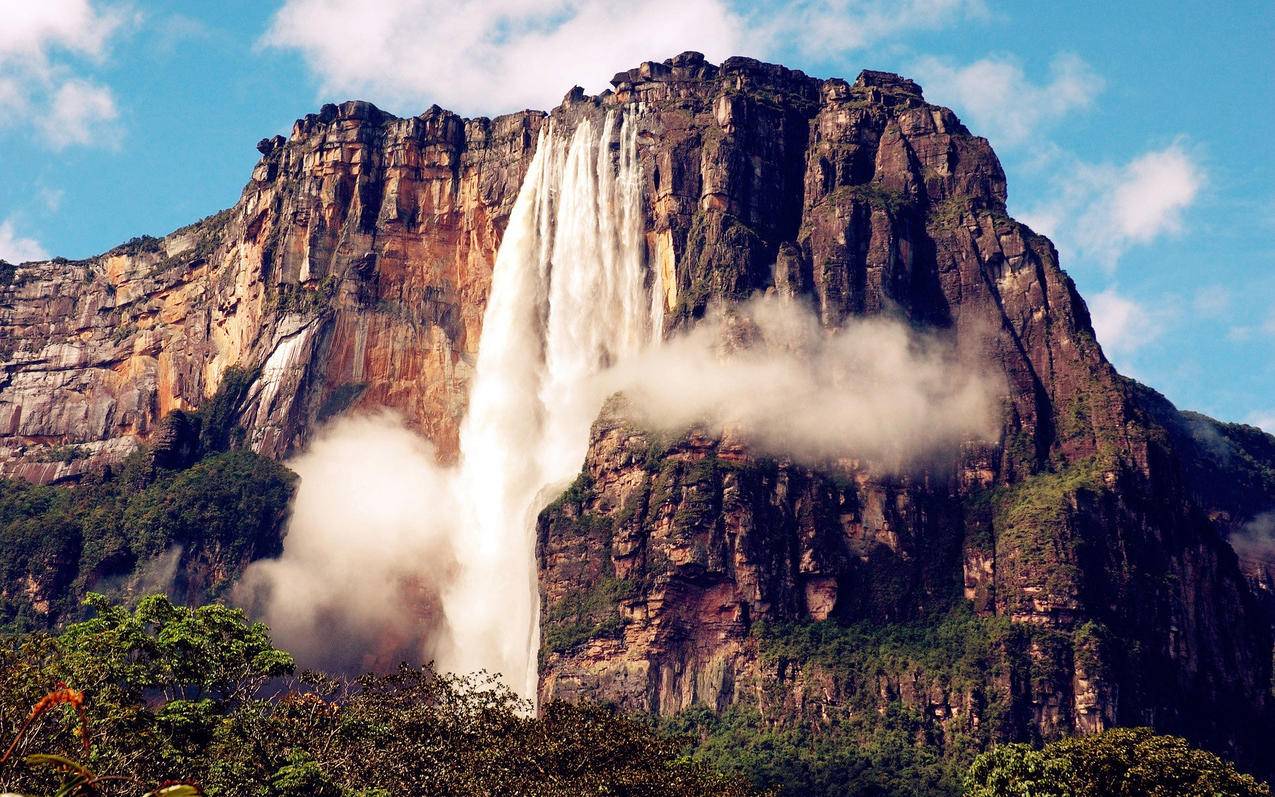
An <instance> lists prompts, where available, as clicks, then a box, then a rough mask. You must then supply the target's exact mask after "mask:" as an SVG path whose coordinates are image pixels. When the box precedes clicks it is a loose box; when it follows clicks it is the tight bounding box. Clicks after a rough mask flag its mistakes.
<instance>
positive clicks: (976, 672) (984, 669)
mask: <svg viewBox="0 0 1275 797" xmlns="http://www.w3.org/2000/svg"><path fill="white" fill-rule="evenodd" d="M755 633H756V635H757V640H758V643H759V644H758V647H759V650H760V651H761V654H762V656H763V657H765V658H766V659H769V660H771V661H781V660H782V661H789V662H798V663H801V664H802V665H810V664H815V665H819V666H820V667H823V668H825V669H826V670H828V671H829V672H831V673H833V674H835V675H836V676H838V677H839V678H840V679H842V680H844V681H846V682H847V683H850V684H852V685H855V686H857V685H862V684H868V683H869V682H871V681H873V680H874V679H875V678H876V677H878V676H881V675H886V676H896V677H897V676H900V675H905V674H909V673H917V672H920V673H923V674H924V675H925V677H926V678H928V679H930V680H932V681H934V682H936V683H940V684H942V685H944V686H945V687H948V688H974V687H977V686H979V685H980V684H982V683H984V682H986V681H987V680H988V677H989V676H994V675H996V674H997V671H998V669H999V668H1000V666H1001V661H1002V660H1003V659H1004V651H1005V649H1006V648H1007V647H1008V646H1011V645H1014V644H1015V639H1016V635H1017V634H1020V633H1022V632H1021V631H1020V629H1017V628H1016V627H1015V626H1014V625H1013V624H1012V623H1010V622H1009V620H1008V619H1007V618H1004V617H980V616H978V615H976V614H974V612H973V611H971V610H970V609H969V608H968V606H967V605H965V604H963V603H962V604H961V605H960V606H958V607H955V608H953V609H952V610H951V611H950V612H948V613H947V614H946V615H942V616H940V617H934V618H930V619H925V620H918V621H916V622H911V623H871V622H859V623H854V624H842V623H838V622H837V621H835V620H824V621H821V622H795V623H771V622H760V623H758V624H757V626H756V630H755ZM862 697H864V698H865V699H866V702H865V704H864V705H865V706H874V705H876V702H877V696H876V695H867V694H865V695H862Z"/></svg>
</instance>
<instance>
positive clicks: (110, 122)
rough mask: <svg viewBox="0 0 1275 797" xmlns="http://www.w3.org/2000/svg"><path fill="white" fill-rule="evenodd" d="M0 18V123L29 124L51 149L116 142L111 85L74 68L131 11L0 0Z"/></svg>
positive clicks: (95, 53)
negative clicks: (98, 81)
mask: <svg viewBox="0 0 1275 797" xmlns="http://www.w3.org/2000/svg"><path fill="white" fill-rule="evenodd" d="M0 18H2V19H3V20H4V24H3V25H2V26H0V126H8V127H17V126H20V125H25V124H32V125H33V132H35V133H37V134H39V135H40V136H41V140H42V141H43V142H44V143H46V144H47V145H48V146H50V147H51V148H53V149H62V148H64V147H67V146H70V145H73V144H80V145H86V144H106V145H108V146H110V145H113V144H114V143H115V142H117V141H118V133H119V130H118V126H117V124H116V122H117V119H118V116H119V112H118V110H117V108H116V103H115V97H114V95H113V93H112V92H111V89H110V88H109V87H107V86H104V85H101V84H99V83H96V82H94V81H91V80H89V79H88V78H86V77H84V76H83V75H81V74H80V71H81V69H82V66H83V63H82V62H86V61H87V62H88V63H90V64H96V63H100V62H101V60H102V59H103V58H105V56H106V51H107V48H108V45H109V43H110V41H111V39H112V37H114V36H115V35H117V34H118V33H119V32H120V31H121V30H122V29H123V28H125V27H126V26H127V25H129V24H136V23H137V22H138V21H139V20H140V17H139V15H138V14H136V13H134V12H132V11H131V10H129V9H128V8H127V7H126V6H123V5H105V4H102V3H95V2H91V0H40V2H29V0H0Z"/></svg>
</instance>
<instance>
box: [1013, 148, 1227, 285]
mask: <svg viewBox="0 0 1275 797" xmlns="http://www.w3.org/2000/svg"><path fill="white" fill-rule="evenodd" d="M1205 180H1206V175H1205V171H1204V168H1203V166H1201V165H1200V163H1199V162H1198V159H1197V158H1196V157H1195V156H1194V155H1193V154H1192V153H1191V152H1190V151H1189V150H1188V148H1187V146H1186V144H1185V143H1184V141H1182V140H1178V141H1175V142H1174V143H1172V144H1170V145H1169V146H1167V147H1164V148H1162V149H1156V150H1151V151H1149V152H1145V153H1143V154H1141V155H1139V156H1138V157H1136V158H1134V159H1132V160H1130V161H1129V162H1127V163H1124V164H1120V165H1116V164H1100V165H1092V164H1086V163H1083V162H1080V161H1072V162H1071V163H1070V164H1068V165H1067V166H1066V167H1065V168H1063V169H1060V170H1059V172H1058V174H1057V175H1056V176H1055V178H1054V182H1055V185H1056V186H1057V188H1058V191H1057V193H1056V194H1055V196H1054V198H1053V199H1052V200H1049V201H1047V202H1045V203H1043V204H1040V205H1036V206H1034V207H1031V208H1029V209H1028V210H1027V211H1026V212H1024V213H1022V214H1021V215H1022V217H1023V219H1024V221H1026V222H1027V223H1028V224H1029V225H1031V226H1032V227H1033V228H1035V229H1036V230H1037V231H1038V232H1042V233H1045V234H1046V235H1049V236H1050V237H1051V238H1053V239H1054V240H1055V243H1057V244H1058V246H1059V248H1060V249H1061V250H1062V251H1063V253H1064V255H1066V256H1069V257H1075V258H1081V259H1084V260H1086V261H1091V262H1094V263H1097V264H1098V265H1100V266H1102V267H1103V268H1105V269H1107V270H1108V271H1112V270H1114V269H1115V267H1116V265H1117V263H1118V262H1119V260H1120V258H1121V256H1123V255H1124V254H1125V252H1127V251H1128V250H1129V249H1130V248H1132V247H1134V246H1138V245H1142V244H1148V243H1151V242H1152V241H1154V240H1156V239H1157V238H1160V237H1163V236H1171V235H1175V234H1178V233H1179V232H1181V231H1182V228H1183V215H1184V213H1185V212H1186V210H1187V209H1188V208H1190V207H1191V205H1193V204H1194V203H1195V201H1196V199H1197V198H1198V197H1199V194H1200V191H1201V190H1202V189H1203V187H1204V184H1205Z"/></svg>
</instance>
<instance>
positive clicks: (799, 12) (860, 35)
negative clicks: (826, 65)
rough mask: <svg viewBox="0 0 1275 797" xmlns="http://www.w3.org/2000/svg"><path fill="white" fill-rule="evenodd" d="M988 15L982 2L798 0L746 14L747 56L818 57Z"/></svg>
mask: <svg viewBox="0 0 1275 797" xmlns="http://www.w3.org/2000/svg"><path fill="white" fill-rule="evenodd" d="M986 14H987V9H986V7H985V4H984V3H983V2H982V0H902V2H894V3H882V2H880V0H797V1H796V2H778V3H768V4H765V5H763V6H762V7H760V8H758V9H755V10H753V11H750V12H746V15H747V18H748V23H749V24H748V29H749V31H750V34H749V37H748V44H749V45H750V48H749V49H750V52H749V54H754V53H758V54H760V55H761V56H762V57H767V56H770V55H772V54H774V53H776V52H779V51H781V50H796V51H797V52H798V53H800V54H801V55H803V56H806V57H809V58H814V59H825V58H831V57H834V56H837V55H842V54H845V53H847V52H850V51H852V50H860V49H863V48H865V47H870V46H872V45H874V44H877V43H878V42H881V41H884V40H888V39H890V38H892V37H895V36H898V35H899V34H903V33H907V32H909V31H914V30H934V29H938V28H942V27H945V26H947V25H950V24H952V23H953V22H956V21H959V20H961V19H964V18H969V17H981V16H985V15H986Z"/></svg>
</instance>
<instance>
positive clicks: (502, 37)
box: [262, 0, 743, 114]
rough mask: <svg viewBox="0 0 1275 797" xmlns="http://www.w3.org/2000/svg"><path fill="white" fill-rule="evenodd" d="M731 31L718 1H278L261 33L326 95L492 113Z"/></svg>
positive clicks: (736, 26)
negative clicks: (297, 56) (297, 58)
mask: <svg viewBox="0 0 1275 797" xmlns="http://www.w3.org/2000/svg"><path fill="white" fill-rule="evenodd" d="M742 35H743V31H742V27H741V24H740V19H739V17H738V16H736V15H735V14H733V13H732V12H731V11H730V10H729V9H728V8H727V6H726V5H725V4H724V3H723V2H721V1H720V0H635V2H614V1H612V0H607V1H606V2H584V0H492V1H491V2H442V1H441V0H385V2H380V3H375V4H367V3H364V2H362V0H287V1H286V2H285V3H284V5H283V7H282V8H281V9H280V10H279V12H278V13H277V14H276V15H275V17H274V19H273V21H272V22H271V25H270V28H269V30H268V31H267V33H266V35H265V37H264V38H263V40H262V41H263V43H265V44H266V45H269V46H274V47H284V48H295V49H298V50H300V51H301V53H302V55H303V56H304V57H305V60H306V62H307V63H308V64H309V66H310V68H311V69H312V70H313V71H314V73H315V74H316V75H317V76H318V77H319V79H320V81H321V82H322V84H323V90H324V91H325V92H328V93H348V94H352V95H358V96H368V97H371V98H372V99H375V100H377V101H380V102H387V103H405V104H406V103H410V104H412V107H413V108H415V107H416V106H418V105H421V104H423V103H425V102H437V103H439V104H440V105H444V106H447V107H448V108H452V109H454V110H458V111H461V112H467V113H488V114H494V113H503V112H507V111H512V110H516V109H520V108H526V107H548V106H550V105H553V104H556V103H557V102H558V100H559V99H560V98H561V97H562V95H563V94H564V93H565V92H566V91H567V90H568V89H569V88H571V86H572V85H574V84H575V83H577V82H579V81H590V80H591V81H594V83H593V84H592V85H591V86H590V87H589V88H591V89H595V90H596V89H600V88H601V87H603V86H605V85H606V81H607V80H609V79H610V77H611V75H612V74H614V73H615V72H616V71H618V70H620V69H627V68H629V67H633V66H636V65H637V64H638V63H639V62H641V61H649V60H651V59H653V58H660V59H663V58H666V57H668V56H669V55H672V54H675V53H677V52H680V51H682V50H688V49H696V50H701V51H704V52H705V53H706V54H708V55H710V56H711V57H714V58H722V57H725V56H729V55H731V54H732V51H733V50H734V49H736V48H737V46H738V44H739V42H740V41H741V39H742Z"/></svg>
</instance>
